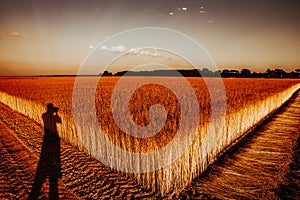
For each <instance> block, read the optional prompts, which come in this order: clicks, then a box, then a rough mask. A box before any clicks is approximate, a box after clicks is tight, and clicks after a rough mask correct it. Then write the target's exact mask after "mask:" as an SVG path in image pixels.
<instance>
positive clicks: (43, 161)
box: [29, 103, 62, 199]
mask: <svg viewBox="0 0 300 200" xmlns="http://www.w3.org/2000/svg"><path fill="white" fill-rule="evenodd" d="M42 118H43V122H44V136H43V143H42V150H41V154H40V160H39V163H38V167H37V170H36V175H35V178H34V183H33V186H32V190H31V193H30V195H29V199H38V196H39V193H40V190H41V188H42V185H43V182H44V180H45V179H46V178H47V177H49V182H50V190H49V199H58V179H59V178H61V177H62V174H61V163H60V138H59V135H58V131H57V126H56V125H57V123H61V118H60V116H59V115H58V108H57V107H54V106H53V104H52V103H49V104H47V111H46V112H45V113H43V114H42Z"/></svg>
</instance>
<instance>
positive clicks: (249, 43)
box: [0, 0, 300, 76]
mask: <svg viewBox="0 0 300 200" xmlns="http://www.w3.org/2000/svg"><path fill="white" fill-rule="evenodd" d="M0 26H1V28H0V75H7V76H9V75H45V74H76V73H77V71H78V69H79V67H80V65H81V64H82V63H83V61H84V60H85V58H86V57H87V56H88V55H89V53H90V52H91V51H93V50H95V48H96V47H97V46H98V48H97V49H98V50H101V51H109V52H111V53H114V54H118V53H119V54H121V53H122V52H124V51H134V50H133V49H127V47H126V46H124V44H121V43H119V44H116V46H105V45H104V46H103V45H102V46H101V45H98V44H100V43H101V42H102V41H104V40H106V39H108V38H111V37H112V36H113V35H115V34H118V33H120V32H122V31H126V30H129V29H133V28H141V27H162V28H168V29H173V30H176V31H179V32H181V33H183V34H186V35H188V36H189V37H191V38H193V39H194V40H195V41H197V42H198V43H199V44H201V45H202V46H203V47H204V48H205V50H206V51H207V52H208V53H209V55H210V56H211V58H212V59H213V61H214V62H215V63H216V65H217V67H218V68H219V69H224V68H230V69H238V70H240V69H242V68H249V69H251V70H252V71H265V70H266V69H267V68H282V69H285V70H286V71H293V70H294V69H296V68H300V56H299V53H300V37H299V35H300V2H299V1H297V0H243V1H242V0H206V1H205V0H147V1H146V0H126V1H125V0H110V1H103V0H89V1H84V0H72V1H69V0H63V1H58V0H51V1H47V0H19V1H17V0H1V1H0ZM170 41H172V40H170ZM130 42H131V43H133V44H134V42H135V40H134V38H131V39H130ZM172 42H174V41H172ZM133 46H134V45H133ZM180 46H181V44H178V48H180ZM162 54H164V53H162V52H155V50H149V51H148V50H145V51H139V52H133V53H131V54H130V55H129V56H127V59H122V60H123V61H124V62H118V66H116V67H115V69H114V71H118V70H123V69H126V66H127V65H130V64H129V61H130V60H134V59H135V57H137V56H136V55H139V56H140V57H145V58H146V60H147V61H149V62H150V61H151V59H154V61H155V58H156V59H157V57H159V56H160V55H162ZM157 55H159V56H157ZM194 56H195V58H197V56H198V55H194ZM171 57H172V56H171ZM159 59H165V60H166V61H168V62H166V63H167V64H169V65H176V63H178V61H176V58H175V59H173V58H170V57H168V58H167V56H160V57H159ZM126 60H127V61H126ZM171 61H172V62H171ZM131 64H132V63H131Z"/></svg>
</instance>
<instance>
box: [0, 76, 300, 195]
mask: <svg viewBox="0 0 300 200" xmlns="http://www.w3.org/2000/svg"><path fill="white" fill-rule="evenodd" d="M143 78H144V79H145V77H143ZM153 78H154V77H151V78H149V80H151V79H153ZM80 79H81V81H82V83H83V85H82V88H83V89H84V88H86V89H87V90H88V89H89V83H90V82H95V81H97V78H96V77H80ZM140 79H141V77H126V78H125V82H126V85H124V86H125V87H124V89H125V90H126V87H130V85H134V84H136V83H137V82H139V81H140ZM155 79H163V80H164V81H165V80H166V79H167V81H168V82H169V84H173V85H174V86H176V87H178V88H179V90H180V89H181V90H184V87H182V88H181V86H180V85H178V86H177V80H176V79H177V78H166V77H156V78H155ZM187 80H188V82H189V83H190V85H191V86H192V88H193V90H194V92H195V95H196V97H197V100H198V102H199V105H198V106H199V112H200V113H199V114H200V119H199V123H198V124H197V127H198V128H197V132H196V134H195V135H196V136H195V138H194V140H193V142H192V145H191V146H190V148H189V149H188V150H183V153H182V155H181V156H180V158H178V159H176V160H174V162H172V163H171V164H170V165H169V166H166V167H164V168H161V169H158V170H155V171H152V170H151V169H152V167H151V165H155V160H157V159H168V158H159V157H157V156H159V155H156V154H154V155H153V156H152V157H149V160H148V161H147V162H146V163H145V162H144V160H143V161H142V160H141V161H140V163H132V160H131V158H130V157H129V156H127V157H125V158H122V161H120V160H118V155H119V154H118V151H117V150H116V147H120V148H121V149H123V150H125V151H126V152H131V153H152V152H155V151H158V150H159V149H161V148H163V147H164V146H166V145H168V144H169V143H170V142H171V141H172V140H173V139H174V138H175V136H176V133H177V131H178V129H179V128H180V126H182V124H181V118H182V116H183V115H184V114H185V113H181V109H180V104H179V102H178V99H177V97H176V95H175V94H174V93H173V92H172V91H170V90H169V89H168V88H166V87H164V86H162V85H158V84H151V83H150V84H147V85H144V86H142V87H140V88H138V89H137V90H136V91H135V92H134V93H133V94H132V96H131V98H130V101H129V104H128V106H129V111H130V118H131V119H132V121H134V122H135V123H136V124H138V125H140V126H146V125H148V124H150V123H153V121H152V122H151V120H150V118H149V109H150V107H151V106H152V105H154V104H160V105H162V106H163V107H164V108H165V112H166V122H165V124H164V126H163V128H162V129H161V130H160V131H159V133H157V134H156V135H155V136H153V137H148V138H138V137H133V136H130V135H129V134H128V133H126V132H124V131H123V130H122V129H121V128H120V127H119V126H118V125H117V123H116V120H115V119H114V116H113V114H112V108H111V104H112V102H111V96H112V93H113V91H114V88H115V85H116V83H117V82H118V81H119V78H118V77H102V78H101V79H100V81H99V82H98V87H97V91H96V95H95V97H90V96H86V95H85V94H84V90H82V91H83V93H82V94H77V95H80V99H81V100H82V101H83V102H84V101H85V99H86V98H93V99H94V101H95V106H96V112H97V118H98V121H99V125H100V126H101V130H100V132H101V133H104V134H105V135H106V136H107V137H108V138H109V140H110V141H112V143H113V144H115V146H116V147H115V148H111V147H108V146H105V145H102V143H101V141H102V140H103V138H102V137H99V133H100V132H99V130H95V127H94V126H90V124H89V114H90V113H86V112H85V108H84V107H83V108H78V109H79V111H80V109H82V112H80V116H81V117H82V118H83V119H84V120H83V122H84V121H85V122H87V124H83V125H81V127H76V126H75V124H74V120H73V116H72V114H73V113H72V112H73V110H72V98H73V97H74V96H72V95H73V85H74V82H75V77H41V78H15V79H14V78H11V79H4V78H3V79H0V91H1V93H0V101H1V102H3V103H4V104H7V105H8V106H10V107H11V108H13V109H14V110H16V111H18V112H20V113H22V114H25V115H26V116H29V117H30V118H32V119H34V120H36V121H37V122H39V123H41V114H42V113H43V112H44V111H45V108H44V107H45V105H46V104H47V103H50V102H51V103H53V104H54V105H55V106H58V107H59V109H60V110H59V112H60V113H61V116H62V118H63V123H62V125H61V129H60V134H61V137H62V138H63V139H64V140H65V141H67V142H69V143H71V144H72V145H74V146H77V147H79V148H80V149H81V150H84V151H87V152H89V153H90V154H91V155H92V156H94V157H95V158H99V159H100V158H102V157H103V155H105V158H107V159H110V158H111V157H112V158H116V159H115V160H112V161H111V162H113V163H114V164H115V165H116V166H120V165H122V167H124V168H128V169H131V168H135V167H136V165H139V167H140V168H145V169H149V170H146V171H148V172H147V173H133V175H134V177H136V178H137V180H138V181H139V182H140V183H142V184H144V185H146V186H147V187H149V188H151V189H152V190H153V191H156V192H158V193H161V194H165V193H170V192H172V191H176V190H179V189H181V188H182V187H184V186H186V185H187V184H189V183H190V182H191V180H192V179H193V178H195V177H197V176H199V175H200V174H201V173H202V172H203V171H204V170H205V169H206V167H207V166H208V165H209V164H210V163H212V162H213V161H214V160H216V158H217V156H218V154H219V153H220V152H222V151H223V150H224V148H226V147H227V146H228V145H230V144H231V143H232V142H233V141H234V140H236V139H237V138H239V137H240V136H241V135H242V134H243V133H245V132H246V131H247V130H248V129H250V128H251V127H252V126H254V125H255V124H256V123H258V122H259V121H260V120H262V119H263V118H264V117H266V116H267V115H268V114H269V113H270V112H271V111H273V110H274V109H276V108H278V107H279V106H280V105H282V104H283V103H284V102H285V101H286V100H288V99H289V97H290V96H291V95H292V94H293V93H294V92H295V91H296V90H297V89H299V88H300V80H287V79H286V80H285V79H277V80H276V79H223V83H224V87H225V92H226V113H225V115H222V112H221V111H220V113H219V115H216V116H214V118H212V117H211V114H212V105H211V99H210V94H209V91H208V89H207V87H206V84H205V83H207V82H210V83H212V84H211V85H213V83H214V81H215V79H214V78H207V79H205V80H204V79H202V78H187ZM150 82H151V81H150ZM85 84H86V85H85ZM219 90H220V88H218V87H217V85H216V87H215V88H211V91H213V92H215V93H216V94H218V93H219V92H220V91H219ZM120 98H122V96H120ZM121 100H122V99H121ZM186 101H189V99H188V98H187V99H186ZM215 102H218V99H216V100H215ZM222 102H223V101H222V99H220V104H222ZM125 104H126V102H125ZM126 105H127V104H126ZM213 106H214V107H216V106H218V104H215V105H213ZM73 109H74V108H73ZM120 109H122V107H121V108H120ZM120 112H122V110H120ZM120 120H122V119H120ZM154 123H155V121H154ZM98 128H99V127H98ZM211 133H213V135H214V136H215V137H214V138H212V139H210V140H206V138H207V136H208V135H209V134H211ZM186 134H187V135H188V134H190V133H189V131H188V130H186ZM83 140H84V142H83ZM95 141H97V142H95ZM177 145H178V147H179V148H181V147H180V143H178V144H177ZM175 151H176V150H175ZM178 151H179V150H178ZM100 160H101V159H100ZM128 171H130V170H128Z"/></svg>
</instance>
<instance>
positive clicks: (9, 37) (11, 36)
mask: <svg viewBox="0 0 300 200" xmlns="http://www.w3.org/2000/svg"><path fill="white" fill-rule="evenodd" d="M25 37H26V36H24V35H22V34H21V33H18V32H10V33H7V34H5V35H2V36H0V38H1V39H3V40H16V39H20V38H25Z"/></svg>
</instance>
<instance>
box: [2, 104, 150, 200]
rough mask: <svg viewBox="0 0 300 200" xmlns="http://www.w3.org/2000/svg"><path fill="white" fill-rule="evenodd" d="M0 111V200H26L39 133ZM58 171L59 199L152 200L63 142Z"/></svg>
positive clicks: (45, 192) (37, 127)
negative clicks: (60, 174) (60, 180)
mask: <svg viewBox="0 0 300 200" xmlns="http://www.w3.org/2000/svg"><path fill="white" fill-rule="evenodd" d="M0 110H1V114H0V121H2V122H1V123H0V131H1V132H0V140H1V143H0V145H1V152H0V156H1V157H0V162H1V164H0V166H1V167H0V199H26V198H27V196H28V194H29V192H30V191H31V185H32V184H33V180H34V176H35V170H36V167H37V163H38V160H39V154H40V149H41V144H42V135H43V129H42V127H41V126H40V125H39V124H37V123H35V122H34V121H32V120H30V119H27V118H26V117H25V116H23V115H21V114H19V113H16V112H13V111H12V110H11V109H10V108H9V107H7V106H5V105H3V104H0ZM26 146H27V147H26ZM61 167H62V182H60V183H59V192H60V197H61V199H76V198H77V197H78V198H80V199H111V198H113V199H124V198H126V199H145V198H146V199H149V198H155V194H154V193H152V192H150V191H149V190H147V189H146V188H145V187H144V186H141V185H138V184H137V182H136V180H135V178H133V177H128V176H125V175H122V174H119V173H117V172H115V171H113V170H111V169H110V168H108V167H106V166H104V165H103V164H101V163H100V162H98V161H97V160H95V159H93V158H91V157H89V156H88V155H87V154H85V153H83V152H80V151H78V150H77V149H76V148H74V147H73V146H71V145H69V144H67V143H65V142H63V141H62V142H61ZM46 182H47V183H48V181H46ZM48 185H49V184H45V185H44V187H43V190H42V192H41V195H40V198H42V199H43V198H45V197H47V196H48V191H49V190H48Z"/></svg>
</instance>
